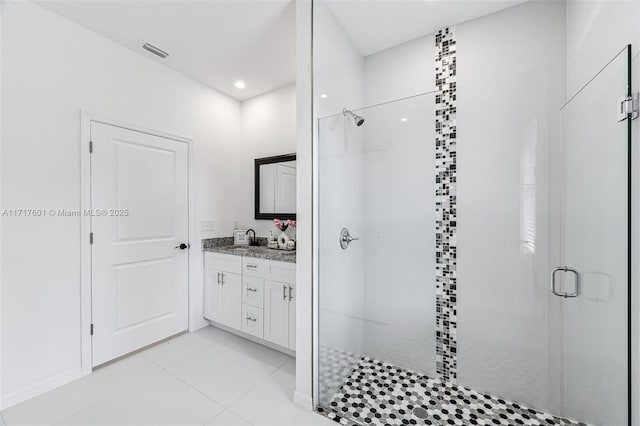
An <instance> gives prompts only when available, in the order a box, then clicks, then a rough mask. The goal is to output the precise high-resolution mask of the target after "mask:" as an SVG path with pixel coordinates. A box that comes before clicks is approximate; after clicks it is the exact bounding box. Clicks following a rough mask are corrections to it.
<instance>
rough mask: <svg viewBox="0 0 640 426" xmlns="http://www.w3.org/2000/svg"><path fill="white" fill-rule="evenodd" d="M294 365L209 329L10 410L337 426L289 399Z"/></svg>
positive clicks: (106, 419) (74, 417)
mask: <svg viewBox="0 0 640 426" xmlns="http://www.w3.org/2000/svg"><path fill="white" fill-rule="evenodd" d="M294 386H295V360H294V359H293V358H291V357H289V356H287V355H284V354H282V353H280V352H277V351H274V350H272V349H269V348H266V347H264V346H261V345H258V344H256V343H253V342H250V341H248V340H245V339H242V338H240V337H237V336H235V335H232V334H230V333H227V332H224V331H222V330H219V329H216V328H214V327H206V328H204V329H201V330H198V331H197V332H195V333H190V334H184V335H181V336H178V337H176V338H174V339H172V340H170V341H168V342H165V343H162V344H159V345H157V346H154V347H152V348H149V349H147V350H145V351H143V352H140V353H138V354H135V355H132V356H130V357H127V358H125V359H123V360H120V361H117V362H115V363H113V364H110V365H108V366H105V367H103V368H99V369H97V370H96V371H95V372H93V374H90V375H88V376H86V377H83V378H81V379H79V380H76V381H74V382H72V383H69V384H67V385H65V386H62V387H60V388H58V389H55V390H53V391H51V392H48V393H46V394H44V395H41V396H39V397H36V398H34V399H31V400H29V401H27V402H24V403H22V404H19V405H17V406H14V407H11V408H8V409H7V410H5V411H3V412H2V413H1V414H2V416H0V424H2V426H4V425H5V424H6V425H7V426H12V425H54V424H55V425H87V426H88V425H128V426H133V425H176V426H177V425H180V426H182V425H206V426H214V425H218V426H223V425H229V426H232V425H256V426H257V425H283V426H285V425H296V426H298V425H299V426H316V425H318V426H322V425H325V426H327V425H329V426H331V425H335V423H334V422H332V421H330V420H328V419H326V418H324V417H322V416H321V415H319V414H316V413H312V412H310V411H305V410H303V409H300V408H298V407H297V406H295V405H294V404H293V402H292V401H291V398H292V395H293V390H294Z"/></svg>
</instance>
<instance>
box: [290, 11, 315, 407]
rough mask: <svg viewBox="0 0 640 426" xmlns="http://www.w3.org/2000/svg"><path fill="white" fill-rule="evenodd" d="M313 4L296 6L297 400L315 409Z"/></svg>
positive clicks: (300, 403) (295, 400)
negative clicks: (313, 348)
mask: <svg viewBox="0 0 640 426" xmlns="http://www.w3.org/2000/svg"><path fill="white" fill-rule="evenodd" d="M311 24H312V4H311V0H299V1H297V2H296V74H297V77H296V103H297V108H296V147H297V149H296V151H297V152H296V160H297V164H296V165H297V169H296V172H297V182H296V198H297V200H296V201H297V209H296V214H297V216H296V217H297V222H298V229H297V233H298V241H297V253H296V292H297V295H298V298H297V300H296V390H295V392H294V396H293V400H294V402H295V403H296V404H298V405H300V406H301V407H304V408H306V409H309V410H310V409H313V383H314V379H313V367H312V366H313V358H314V356H313V350H312V347H313V335H314V328H315V325H314V319H313V318H314V309H313V297H314V289H313V287H312V276H313V267H314V265H313V261H312V259H313V244H312V242H313V238H314V236H313V229H312V221H311V217H312V211H313V204H314V201H313V188H312V179H313V147H312V141H313V129H314V125H313V122H314V117H313V84H312V83H313V82H312V78H311V75H312V62H311V45H312V42H311V40H312V34H311V27H312V25H311Z"/></svg>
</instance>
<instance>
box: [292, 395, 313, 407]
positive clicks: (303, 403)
mask: <svg viewBox="0 0 640 426" xmlns="http://www.w3.org/2000/svg"><path fill="white" fill-rule="evenodd" d="M293 403H294V404H296V405H297V406H298V407H300V408H304V409H305V410H309V411H312V410H313V398H311V397H310V396H309V395H305V394H303V393H301V392H298V391H295V392H294V393H293Z"/></svg>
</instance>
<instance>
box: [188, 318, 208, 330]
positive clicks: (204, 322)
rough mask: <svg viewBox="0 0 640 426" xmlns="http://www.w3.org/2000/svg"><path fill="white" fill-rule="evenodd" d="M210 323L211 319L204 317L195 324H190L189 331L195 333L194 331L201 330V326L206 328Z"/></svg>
mask: <svg viewBox="0 0 640 426" xmlns="http://www.w3.org/2000/svg"><path fill="white" fill-rule="evenodd" d="M208 325H209V321H207V320H206V319H204V318H203V319H202V321H198V322H196V323H194V324H189V333H193V332H194V331H196V330H200V329H201V328H204V327H206V326H208Z"/></svg>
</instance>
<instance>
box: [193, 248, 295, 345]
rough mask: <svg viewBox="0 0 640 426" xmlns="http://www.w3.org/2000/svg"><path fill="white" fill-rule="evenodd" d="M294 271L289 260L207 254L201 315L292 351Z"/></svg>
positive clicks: (292, 264) (293, 336)
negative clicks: (202, 313) (230, 283)
mask: <svg viewBox="0 0 640 426" xmlns="http://www.w3.org/2000/svg"><path fill="white" fill-rule="evenodd" d="M219 273H224V274H225V275H224V277H225V279H224V280H223V281H224V284H222V283H221V282H219V281H218V277H219V275H218V274H219ZM295 273H296V265H295V263H291V262H280V261H275V260H267V259H258V258H253V257H248V256H237V255H229V254H222V253H211V252H205V315H204V316H205V318H207V319H209V320H211V321H213V322H215V323H219V324H221V325H224V326H226V327H230V328H233V329H235V330H239V331H242V332H243V333H246V334H249V335H251V336H253V337H255V338H258V339H262V340H265V341H267V342H270V343H272V344H275V345H277V346H280V347H283V348H287V349H290V350H292V351H295V327H296V323H295V315H296V312H295V295H296V293H295ZM221 279H222V278H221ZM229 282H233V285H228V284H227V283H229ZM225 286H226V287H225Z"/></svg>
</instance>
